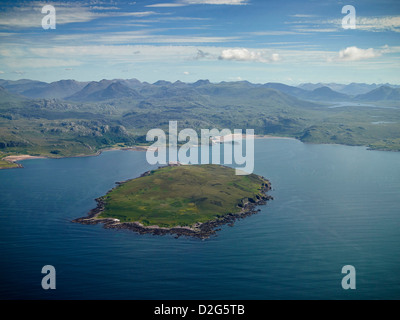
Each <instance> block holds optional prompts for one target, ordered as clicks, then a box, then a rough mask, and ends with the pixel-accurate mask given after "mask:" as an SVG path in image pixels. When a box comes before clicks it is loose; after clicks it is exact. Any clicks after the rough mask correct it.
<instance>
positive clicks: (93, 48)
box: [0, 0, 400, 85]
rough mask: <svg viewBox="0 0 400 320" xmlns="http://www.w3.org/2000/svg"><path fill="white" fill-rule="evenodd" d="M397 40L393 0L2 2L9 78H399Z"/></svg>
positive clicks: (1, 74)
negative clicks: (53, 26)
mask: <svg viewBox="0 0 400 320" xmlns="http://www.w3.org/2000/svg"><path fill="white" fill-rule="evenodd" d="M45 5H51V6H53V7H54V9H55V29H51V28H49V29H46V28H44V27H43V25H42V22H44V23H45V27H46V25H48V24H49V23H51V22H52V21H53V20H51V19H50V17H51V16H50V15H49V14H50V13H51V12H50V11H44V13H42V8H43V7H44V6H45ZM348 5H350V6H353V8H354V10H355V16H354V18H355V19H352V18H353V16H349V14H352V11H347V10H346V11H344V13H342V9H343V7H344V6H348ZM344 18H345V19H344ZM350 18H351V19H350ZM343 19H344V20H345V21H344V22H345V24H343ZM351 22H354V27H353V28H348V27H349V23H351ZM399 40H400V1H398V0H358V1H351V0H345V1H337V0H324V1H321V0H273V1H270V0H145V1H142V0H138V1H130V0H128V1H118V0H115V1H107V0H84V1H18V0H16V1H15V0H14V1H9V0H5V1H4V0H2V1H1V2H0V78H2V79H8V80H17V79H34V80H40V81H46V82H52V81H58V80H62V79H75V80H78V81H98V80H101V79H131V78H136V79H139V80H141V81H147V82H150V83H154V82H156V81H157V80H168V81H177V80H180V81H183V82H195V81H197V80H199V79H209V80H210V81H212V82H220V81H242V80H247V81H250V82H253V83H267V82H281V83H286V84H289V85H298V84H300V83H306V82H311V83H319V82H324V83H331V82H336V83H343V84H348V83H352V82H359V83H392V84H400V41H399Z"/></svg>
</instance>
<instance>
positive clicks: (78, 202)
mask: <svg viewBox="0 0 400 320" xmlns="http://www.w3.org/2000/svg"><path fill="white" fill-rule="evenodd" d="M145 156H146V155H145V153H144V152H133V151H110V152H104V153H103V154H101V155H100V156H98V157H87V158H69V159H59V160H50V159H38V160H28V161H23V162H21V163H22V164H23V166H24V169H16V170H2V171H0V298H1V299H168V300H173V299H257V300H265V299H399V298H400V245H399V244H400V153H389V152H379V151H367V150H366V149H365V148H363V147H348V146H338V145H309V144H303V143H301V142H299V141H295V140H280V139H277V140H256V160H255V162H256V166H255V173H257V174H260V175H263V176H265V177H267V178H268V179H270V181H271V182H272V186H273V190H272V191H271V195H273V196H274V198H275V200H273V201H271V202H269V203H268V205H267V206H262V207H260V209H261V212H260V213H259V214H257V215H254V216H251V217H248V218H246V219H244V220H241V221H238V222H237V223H236V224H235V226H234V227H228V226H225V227H223V228H222V231H220V232H219V233H218V236H217V237H213V238H210V239H208V240H205V241H202V240H198V239H191V238H180V239H175V238H174V237H173V236H165V237H155V236H151V235H138V234H135V233H133V232H130V231H116V230H105V229H103V228H102V226H86V225H80V224H74V223H71V220H72V219H75V218H78V217H82V216H85V215H86V214H87V213H88V211H89V210H90V209H92V208H94V207H95V206H96V203H95V201H94V199H95V198H97V197H99V196H102V195H104V194H105V193H106V192H107V191H108V190H109V189H111V188H112V187H114V186H115V182H117V181H122V180H126V179H129V178H134V177H137V176H139V175H140V174H141V173H143V172H144V171H147V170H149V169H150V168H153V167H151V166H149V165H148V164H147V162H146V159H145ZM45 265H53V266H54V267H55V268H56V290H43V289H42V287H41V280H42V277H43V276H44V275H43V274H41V269H42V267H43V266H45ZM345 265H353V266H354V267H355V268H356V271H357V274H356V275H357V277H356V280H357V289H356V290H347V291H345V290H343V288H342V286H341V282H342V278H343V277H344V276H345V275H344V274H342V273H341V271H342V267H343V266H345Z"/></svg>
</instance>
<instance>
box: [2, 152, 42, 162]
mask: <svg viewBox="0 0 400 320" xmlns="http://www.w3.org/2000/svg"><path fill="white" fill-rule="evenodd" d="M45 158H46V157H39V156H30V155H27V154H21V155H18V156H8V157H4V158H3V160H6V161H9V162H16V161H21V160H29V159H45Z"/></svg>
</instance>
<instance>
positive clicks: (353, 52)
mask: <svg viewBox="0 0 400 320" xmlns="http://www.w3.org/2000/svg"><path fill="white" fill-rule="evenodd" d="M381 55H382V51H381V50H375V49H373V48H369V49H360V48H357V47H348V48H346V49H343V50H341V51H339V53H338V55H337V56H336V57H335V58H334V59H332V58H328V61H359V60H365V59H373V58H377V57H379V56H381Z"/></svg>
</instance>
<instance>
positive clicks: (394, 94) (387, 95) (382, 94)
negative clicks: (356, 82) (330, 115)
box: [356, 86, 400, 101]
mask: <svg viewBox="0 0 400 320" xmlns="http://www.w3.org/2000/svg"><path fill="white" fill-rule="evenodd" d="M356 99H357V100H361V101H386V100H393V101H399V100H400V88H391V87H388V86H382V87H379V88H378V89H375V90H372V91H370V92H368V93H366V94H362V95H358V96H357V97H356Z"/></svg>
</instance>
